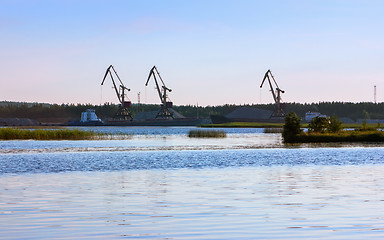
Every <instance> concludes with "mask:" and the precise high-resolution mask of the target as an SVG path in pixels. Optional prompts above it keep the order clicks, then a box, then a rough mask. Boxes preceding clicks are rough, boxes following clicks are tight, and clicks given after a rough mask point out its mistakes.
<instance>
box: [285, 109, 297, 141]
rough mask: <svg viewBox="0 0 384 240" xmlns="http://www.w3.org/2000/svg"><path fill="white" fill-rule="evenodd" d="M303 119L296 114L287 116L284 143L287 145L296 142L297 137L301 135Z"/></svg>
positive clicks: (291, 113)
mask: <svg viewBox="0 0 384 240" xmlns="http://www.w3.org/2000/svg"><path fill="white" fill-rule="evenodd" d="M300 123H301V119H300V118H299V117H298V116H297V115H296V113H294V112H290V113H288V114H287V115H286V116H285V119H284V126H283V141H284V142H286V143H291V142H295V136H296V135H298V134H300V133H301V129H300Z"/></svg>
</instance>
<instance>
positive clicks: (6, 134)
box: [0, 128, 105, 140]
mask: <svg viewBox="0 0 384 240" xmlns="http://www.w3.org/2000/svg"><path fill="white" fill-rule="evenodd" d="M102 135H105V134H103V133H98V132H93V131H84V130H79V129H34V130H31V129H17V128H0V139H2V140H20V139H24V140H26V139H33V140H87V139H94V138H95V137H100V136H102Z"/></svg>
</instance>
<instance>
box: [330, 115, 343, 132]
mask: <svg viewBox="0 0 384 240" xmlns="http://www.w3.org/2000/svg"><path fill="white" fill-rule="evenodd" d="M342 129H343V123H342V122H341V121H340V120H339V119H338V118H337V117H335V116H331V117H330V118H329V126H328V132H331V133H337V132H340V131H341V130H342Z"/></svg>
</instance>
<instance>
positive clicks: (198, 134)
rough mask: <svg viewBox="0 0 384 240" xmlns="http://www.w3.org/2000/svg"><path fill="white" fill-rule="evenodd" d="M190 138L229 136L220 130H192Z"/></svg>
mask: <svg viewBox="0 0 384 240" xmlns="http://www.w3.org/2000/svg"><path fill="white" fill-rule="evenodd" d="M188 137H190V138H225V137H227V134H226V133H225V132H224V131H218V130H208V131H207V130H190V131H189V134H188Z"/></svg>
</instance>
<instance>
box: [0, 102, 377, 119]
mask: <svg viewBox="0 0 384 240" xmlns="http://www.w3.org/2000/svg"><path fill="white" fill-rule="evenodd" d="M243 106H248V107H254V108H260V109H265V110H271V111H273V110H274V108H275V105H274V104H252V105H235V104H225V105H220V106H196V105H181V106H174V107H173V109H174V110H176V111H177V112H179V113H180V114H182V115H184V116H185V117H196V116H199V117H200V118H209V116H210V115H223V116H225V115H227V114H228V113H230V112H232V111H234V110H235V109H236V108H238V107H243ZM86 109H95V110H96V114H97V115H98V117H100V118H110V117H113V116H114V115H115V113H116V112H117V110H118V105H116V104H111V103H105V104H104V105H92V104H50V105H48V106H47V104H39V103H35V104H32V105H31V104H27V103H25V104H9V105H2V106H0V118H31V119H39V118H71V119H79V118H80V115H81V112H84V111H85V110H86ZM159 109H160V106H159V105H158V104H140V105H138V104H133V105H132V107H131V109H130V110H131V112H132V114H133V115H135V114H136V113H138V112H147V111H156V110H159ZM284 111H285V112H286V113H288V112H294V113H296V114H297V115H298V116H299V117H301V118H304V117H305V113H306V112H308V111H312V112H320V113H321V114H325V115H327V116H335V117H338V118H350V119H352V120H357V119H384V103H370V102H362V103H351V102H319V103H304V104H303V103H285V104H284Z"/></svg>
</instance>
